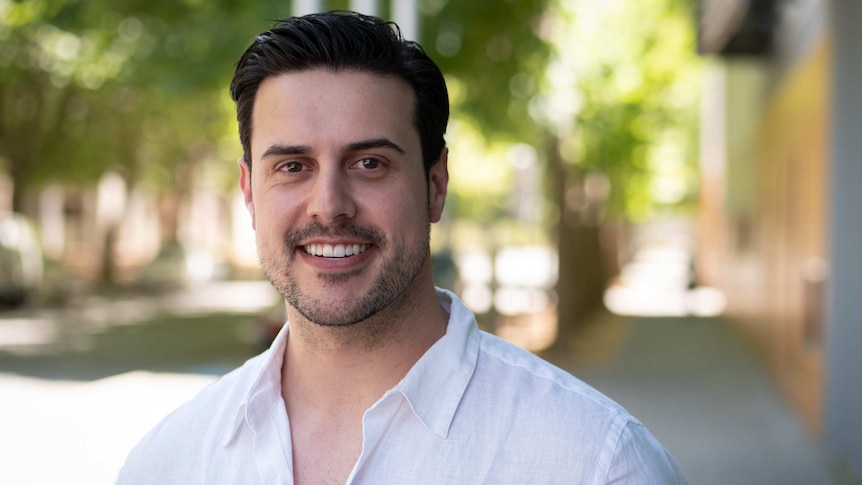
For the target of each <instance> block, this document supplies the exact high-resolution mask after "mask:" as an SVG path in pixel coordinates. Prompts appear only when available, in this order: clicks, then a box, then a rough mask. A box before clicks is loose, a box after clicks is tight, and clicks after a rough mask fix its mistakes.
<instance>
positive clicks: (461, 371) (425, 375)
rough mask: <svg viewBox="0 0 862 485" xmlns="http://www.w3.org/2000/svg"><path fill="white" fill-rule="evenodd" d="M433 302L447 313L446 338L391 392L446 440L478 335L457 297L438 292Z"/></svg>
mask: <svg viewBox="0 0 862 485" xmlns="http://www.w3.org/2000/svg"><path fill="white" fill-rule="evenodd" d="M437 298H438V300H439V301H440V304H441V305H443V307H444V308H445V309H446V310H447V311H448V312H449V322H448V325H447V327H446V334H445V335H444V336H443V337H442V338H440V340H438V341H437V342H435V343H434V345H432V346H431V348H429V349H428V351H427V352H425V354H424V355H423V356H422V357H421V358H420V359H419V360H418V361H417V362H416V364H414V365H413V367H412V368H411V369H410V371H409V372H408V373H407V375H406V376H404V379H402V380H401V382H400V383H399V384H398V385H397V386H396V387H395V389H393V390H397V391H399V392H401V394H403V395H404V397H405V398H406V399H407V401H408V402H409V403H410V407H411V408H412V410H413V413H414V414H415V415H416V417H418V418H419V419H420V420H421V421H422V423H423V424H424V425H425V427H427V428H428V429H429V430H430V431H431V432H433V433H434V434H436V435H438V436H440V437H441V438H446V436H447V435H448V434H449V427H450V425H451V424H452V420H453V419H454V417H455V411H456V410H457V409H458V405H459V404H460V403H461V398H462V397H463V396H464V391H465V390H466V388H467V384H468V383H469V382H470V379H471V378H472V376H473V371H474V370H475V368H476V361H477V359H478V356H479V338H480V335H479V330H478V327H477V325H476V320H475V317H474V316H473V313H472V312H470V310H468V309H467V307H466V306H465V305H464V304H463V303H462V302H461V300H459V299H458V297H457V296H455V295H454V294H453V293H451V292H450V291H447V290H442V289H439V288H438V289H437Z"/></svg>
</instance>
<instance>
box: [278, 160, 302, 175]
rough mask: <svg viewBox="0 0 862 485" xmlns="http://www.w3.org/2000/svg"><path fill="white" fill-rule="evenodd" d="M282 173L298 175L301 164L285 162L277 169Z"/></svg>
mask: <svg viewBox="0 0 862 485" xmlns="http://www.w3.org/2000/svg"><path fill="white" fill-rule="evenodd" d="M279 170H281V171H282V172H288V173H298V172H301V171H302V163H300V162H297V161H290V162H286V163H284V164H282V165H281V167H279Z"/></svg>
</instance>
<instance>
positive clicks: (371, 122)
mask: <svg viewBox="0 0 862 485" xmlns="http://www.w3.org/2000/svg"><path fill="white" fill-rule="evenodd" d="M413 106H414V94H413V90H412V88H411V87H410V84H409V83H407V81H405V80H403V79H401V78H399V77H396V76H391V75H379V74H373V73H369V72H364V71H335V72H333V71H329V70H309V71H301V72H291V73H284V74H279V75H277V76H271V77H268V78H266V79H264V81H263V82H261V84H260V87H259V88H258V92H257V96H256V99H255V106H254V110H253V112H252V127H253V129H252V154H253V155H252V156H253V157H254V158H257V157H258V156H259V155H260V152H261V151H262V150H263V149H265V146H267V145H269V144H270V143H276V142H279V143H280V142H285V141H288V142H290V143H300V144H304V145H309V146H314V145H315V144H323V145H325V144H332V143H335V144H337V143H350V142H355V141H358V140H362V139H370V138H392V139H394V140H396V143H399V144H404V145H402V146H406V147H407V148H413V145H414V144H415V145H416V148H417V149H418V144H419V138H418V133H417V132H416V128H415V125H414V123H413ZM285 139H287V140H285Z"/></svg>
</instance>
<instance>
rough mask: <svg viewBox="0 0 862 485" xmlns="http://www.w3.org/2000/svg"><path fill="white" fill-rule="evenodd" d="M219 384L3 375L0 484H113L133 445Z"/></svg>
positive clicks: (171, 378) (140, 376)
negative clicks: (83, 380)
mask: <svg viewBox="0 0 862 485" xmlns="http://www.w3.org/2000/svg"><path fill="white" fill-rule="evenodd" d="M216 379H217V377H216V376H204V375H187V374H156V373H149V372H139V371H138V372H129V373H126V374H121V375H117V376H112V377H109V378H106V379H100V380H96V381H92V382H87V383H79V382H71V381H47V380H42V379H33V378H25V377H20V376H15V375H11V374H2V373H0V389H2V390H3V392H2V394H3V399H2V400H0V436H2V439H0V483H4V484H7V483H8V484H16V485H27V484H34V485H35V484H45V483H64V484H82V485H83V484H94V483H113V482H114V480H115V479H116V475H117V472H118V471H119V469H120V467H121V466H122V463H123V461H124V459H125V457H126V454H127V453H128V452H129V450H130V449H131V448H132V447H133V446H134V445H135V443H137V442H138V440H140V439H141V438H142V437H143V435H144V434H145V433H146V432H147V431H149V430H150V429H151V428H152V427H153V426H155V424H156V423H158V421H159V420H161V418H162V417H164V416H165V415H167V414H168V413H169V412H171V411H172V410H173V409H175V408H176V407H177V406H178V405H180V404H181V403H183V402H185V401H187V400H188V399H190V398H191V397H192V396H194V395H195V394H196V393H197V392H198V391H199V390H200V389H201V388H203V387H204V386H206V385H207V384H209V383H211V382H213V381H215V380H216Z"/></svg>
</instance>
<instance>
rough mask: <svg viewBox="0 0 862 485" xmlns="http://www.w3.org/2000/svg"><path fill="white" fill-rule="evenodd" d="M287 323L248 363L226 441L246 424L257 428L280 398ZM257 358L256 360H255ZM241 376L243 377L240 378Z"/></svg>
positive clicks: (254, 428)
mask: <svg viewBox="0 0 862 485" xmlns="http://www.w3.org/2000/svg"><path fill="white" fill-rule="evenodd" d="M288 327H289V325H288V324H287V323H285V324H284V326H283V327H282V328H281V330H280V331H279V332H278V335H276V337H275V339H274V340H273V341H272V344H271V345H270V347H269V349H267V350H266V351H265V352H264V353H263V354H261V355H260V356H259V357H258V358H256V359H253V361H252V362H249V364H252V365H251V368H250V369H249V374H247V375H248V378H247V379H244V380H247V381H248V382H249V384H248V387H247V389H246V390H244V391H239V392H241V393H242V395H243V398H242V399H241V401H240V403H239V406H238V407H237V411H236V417H235V418H234V423H233V426H232V427H231V430H230V435H229V437H228V442H230V441H231V440H232V439H233V437H234V436H236V434H237V433H238V432H239V430H240V429H241V428H242V426H243V425H244V424H245V423H248V426H250V427H251V429H252V430H254V431H256V430H257V429H258V427H259V425H260V424H261V423H262V422H263V420H264V418H266V417H267V416H268V415H269V413H270V412H271V411H272V408H273V406H274V405H276V404H277V403H278V402H280V398H281V366H282V363H283V362H284V349H285V346H286V345H287V334H288ZM254 361H256V362H254ZM240 379H242V377H241V378H240Z"/></svg>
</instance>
